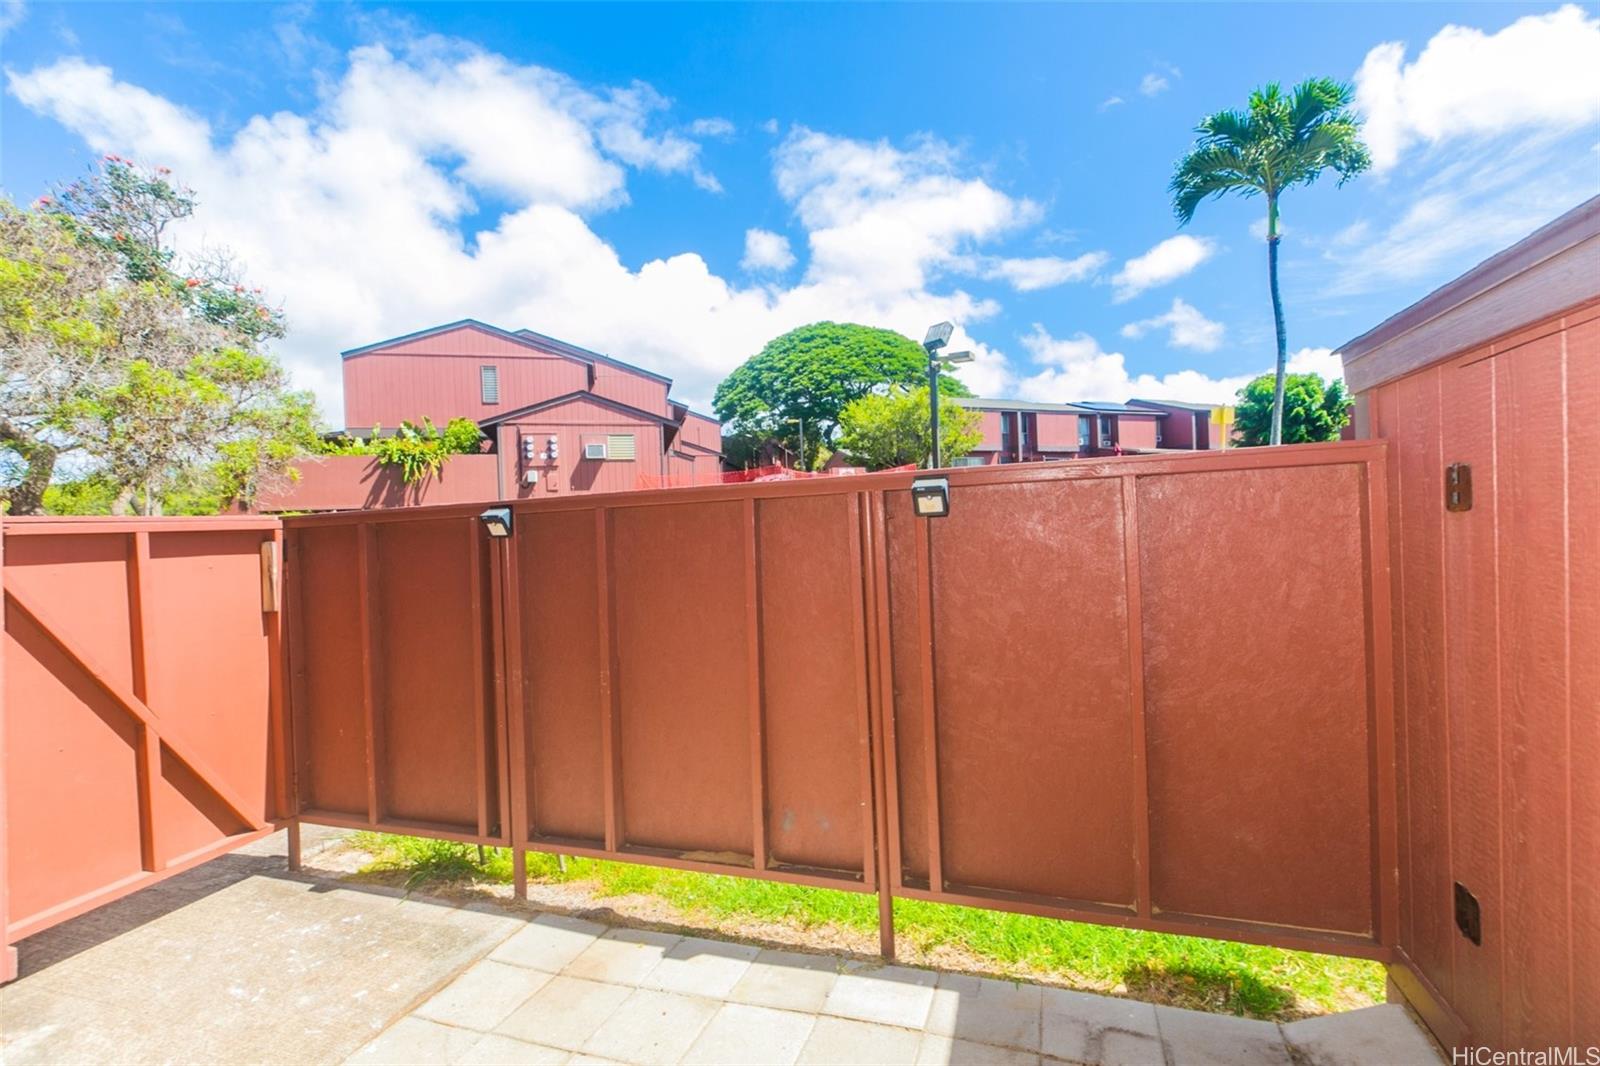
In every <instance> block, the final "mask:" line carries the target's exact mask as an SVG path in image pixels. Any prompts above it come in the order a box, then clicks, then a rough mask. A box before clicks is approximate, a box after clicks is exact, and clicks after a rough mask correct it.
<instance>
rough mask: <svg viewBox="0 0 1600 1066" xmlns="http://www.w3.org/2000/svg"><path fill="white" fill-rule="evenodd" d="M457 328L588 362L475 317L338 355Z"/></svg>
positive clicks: (434, 334)
mask: <svg viewBox="0 0 1600 1066" xmlns="http://www.w3.org/2000/svg"><path fill="white" fill-rule="evenodd" d="M458 329H475V330H478V331H479V332H482V333H487V334H489V335H490V336H491V337H498V338H499V339H501V340H503V341H509V342H511V343H512V344H516V345H519V346H520V347H523V348H527V349H529V350H530V351H536V352H542V353H544V354H546V355H558V356H561V357H562V358H564V359H571V360H572V361H573V362H576V363H587V362H588V361H587V360H585V359H583V358H582V357H581V356H577V355H573V354H572V353H570V352H564V351H554V350H547V349H545V348H543V347H541V346H540V345H537V344H534V343H532V342H531V341H529V339H528V338H527V337H519V336H517V335H516V334H515V333H512V332H511V331H510V330H505V329H501V328H500V327H499V326H491V325H489V323H487V322H480V321H478V320H477V319H476V318H462V319H457V320H456V321H454V322H446V323H445V324H444V325H442V326H429V327H428V328H427V329H419V330H417V331H416V332H414V333H405V334H402V335H400V336H398V337H390V338H389V339H388V340H382V341H376V342H374V343H372V344H363V345H362V346H361V347H359V348H348V349H346V350H345V351H342V352H340V353H339V355H340V357H341V358H344V359H349V358H352V357H354V356H357V355H366V354H367V353H368V352H375V351H379V350H381V349H383V348H393V347H394V346H395V345H397V344H409V343H411V342H412V341H420V340H424V339H426V338H428V337H437V336H439V335H440V334H443V333H451V332H453V331H455V330H458Z"/></svg>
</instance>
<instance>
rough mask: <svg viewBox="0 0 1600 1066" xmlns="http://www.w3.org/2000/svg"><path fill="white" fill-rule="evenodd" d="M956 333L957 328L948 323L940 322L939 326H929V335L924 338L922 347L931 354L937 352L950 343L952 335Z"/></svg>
mask: <svg viewBox="0 0 1600 1066" xmlns="http://www.w3.org/2000/svg"><path fill="white" fill-rule="evenodd" d="M955 331H956V327H955V326H953V325H951V324H950V323H948V322H940V323H939V324H938V325H934V326H929V327H928V335H927V336H926V337H924V338H922V346H923V347H924V348H926V349H927V350H928V352H929V353H930V354H931V353H933V352H936V351H938V350H939V349H940V348H943V347H944V346H945V345H947V344H949V343H950V335H951V334H952V333H954V332H955Z"/></svg>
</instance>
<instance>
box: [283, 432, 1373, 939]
mask: <svg viewBox="0 0 1600 1066" xmlns="http://www.w3.org/2000/svg"><path fill="white" fill-rule="evenodd" d="M1382 454H1383V453H1382V447H1381V446H1380V445H1371V444H1360V443H1351V444H1339V445H1316V446H1306V447H1299V448H1290V449H1275V450H1270V451H1269V450H1266V449H1261V450H1257V451H1244V452H1230V453H1211V454H1196V455H1185V456H1181V457H1166V456H1160V457H1140V458H1124V459H1116V460H1107V461H1100V462H1083V461H1079V462H1074V463H1061V464H1027V465H1023V466H1012V467H1003V468H984V469H965V470H959V471H952V472H949V478H950V483H951V514H950V516H949V517H948V518H942V519H937V520H926V519H919V518H916V517H913V515H912V512H911V507H910V502H909V492H908V489H909V486H910V483H911V480H912V479H913V477H914V475H913V474H909V473H895V474H884V475H875V476H867V477H857V478H849V479H828V480H815V481H797V482H777V483H756V484H750V485H740V486H719V487H706V488H690V489H682V490H675V491H672V492H662V493H633V494H612V495H591V496H583V497H569V498H565V499H560V500H549V501H546V500H541V501H537V502H523V503H518V504H515V505H514V506H513V511H514V516H515V518H514V533H513V535H512V536H511V537H510V538H508V539H503V540H501V539H490V538H489V537H488V536H487V535H486V534H485V532H484V530H483V528H482V526H481V524H480V523H479V522H478V521H477V510H478V509H477V508H465V507H448V508H428V509H419V510H415V511H410V512H405V511H390V512H386V513H382V514H359V515H324V516H306V517H300V518H290V519H286V520H285V527H286V535H287V536H288V538H289V539H290V541H291V542H292V543H293V544H294V546H295V550H294V552H292V553H291V564H292V569H291V578H292V583H293V584H294V589H293V591H292V600H291V602H292V604H293V605H294V609H295V610H297V611H299V612H300V615H301V617H299V618H298V620H297V622H296V623H295V627H294V628H295V631H296V633H297V634H299V636H298V637H297V639H296V642H295V645H294V649H292V652H291V654H292V657H293V659H294V672H295V675H296V678H297V684H296V688H295V693H296V698H297V700H304V701H305V703H306V705H305V706H298V705H297V708H296V714H297V720H298V721H300V722H301V723H303V725H304V726H305V728H304V729H303V730H302V732H301V734H300V737H301V747H300V757H301V770H302V772H301V775H300V779H301V786H300V788H301V793H300V795H301V801H302V812H301V813H302V817H304V818H305V819H307V820H323V821H332V822H333V824H361V825H371V826H375V827H379V828H389V829H394V830H397V831H402V832H405V831H418V832H425V833H431V834H434V835H439V836H445V837H448V838H451V839H457V840H466V841H472V840H476V841H479V842H495V841H506V842H510V843H511V844H512V846H513V847H514V848H516V849H517V851H518V852H519V853H520V852H521V851H523V850H525V849H527V848H538V849H542V850H553V851H561V852H565V853H571V854H583V855H595V856H607V857H615V858H622V859H628V860H634V861H643V862H650V863H658V864H664V865H670V866H679V867H686V868H690V869H701V870H710V871H721V872H727V873H735V874H741V875H746V876H757V877H766V878H771V879H776V880H787V881H797V882H801V883H805V884H817V885H830V886H834V887H840V888H846V889H854V890H861V891H878V890H881V891H882V892H883V893H886V894H899V895H906V896H911V897H915V898H925V899H934V900H942V901H947V902H957V903H967V904H972V905H976V906H984V907H995V908H1002V909H1012V910H1020V911H1026V912H1030V913H1038V914H1046V915H1052V916H1057V917H1067V918H1078V919H1084V920H1090V921H1101V922H1109V923H1114V924H1122V925H1132V926H1138V927H1144V928H1151V929H1161V930H1168V931H1175V932H1189V933H1197V934H1202V935H1220V936H1228V937H1234V938H1238V939H1245V940H1256V941H1265V942H1271V943H1280V944H1284V945H1286V946H1294V947H1310V948H1318V949H1323V950H1333V951H1341V952H1346V953H1352V954H1364V955H1372V956H1375V957H1385V956H1386V955H1387V953H1388V950H1389V946H1390V945H1391V944H1392V943H1393V936H1394V893H1395V885H1394V880H1393V876H1392V873H1393V869H1394V863H1395V858H1394V816H1395V806H1394V801H1393V780H1392V776H1391V775H1392V766H1393V753H1392V747H1391V741H1390V739H1389V738H1390V737H1391V736H1392V734H1391V732H1390V730H1391V726H1390V722H1391V716H1392V707H1391V706H1390V703H1391V694H1390V691H1389V687H1388V686H1387V685H1386V684H1379V683H1377V679H1379V678H1386V677H1387V676H1388V671H1389V663H1388V658H1387V656H1388V651H1387V649H1388V646H1389V640H1390V638H1389V630H1388V625H1389V622H1388V609H1389V599H1388V593H1387V565H1388V564H1387V554H1386V553H1387V548H1386V543H1387V532H1386V528H1385V515H1384V510H1383V507H1382V503H1381V501H1382V495H1381V493H1382V491H1383V489H1382V481H1383V468H1382ZM352 574H353V575H355V576H354V581H355V590H354V592H353V593H352V592H351V590H350V581H351V577H350V575H352ZM341 625H342V626H343V627H344V628H343V633H344V635H343V636H341V637H339V638H338V640H337V641H336V644H335V646H333V647H330V648H315V647H311V646H305V647H302V645H303V644H305V643H306V636H305V635H306V634H311V633H315V634H317V642H319V643H320V642H321V641H322V640H323V634H325V633H327V632H328V631H329V629H330V627H337V626H341ZM350 634H353V639H354V641H355V644H354V645H352V644H351V643H350V639H351V638H350ZM352 678H354V679H355V680H354V681H352ZM352 704H353V705H354V706H355V707H356V708H357V709H358V711H359V717H355V716H353V714H352V711H351V706H352ZM352 726H354V727H357V734H358V735H359V736H360V738H361V743H360V744H356V743H353V742H352V740H351V728H352ZM363 775H364V776H365V778H366V779H367V790H366V793H365V795H366V802H365V803H352V802H351V801H352V799H354V798H358V797H359V796H360V795H362V793H361V792H360V790H358V789H357V788H355V787H354V785H352V783H351V782H352V781H358V780H360V779H361V777H362V776H363ZM324 796H327V797H335V796H336V797H338V802H339V804H340V805H339V806H338V807H333V808H330V807H329V806H328V804H327V801H325V800H323V799H322V798H321V797H324ZM474 803H475V804H476V808H477V810H478V812H479V814H478V819H477V823H476V824H473V819H472V817H471V815H472V809H473V805H474ZM519 887H520V886H519ZM888 932H889V931H888V930H886V934H887V933H888Z"/></svg>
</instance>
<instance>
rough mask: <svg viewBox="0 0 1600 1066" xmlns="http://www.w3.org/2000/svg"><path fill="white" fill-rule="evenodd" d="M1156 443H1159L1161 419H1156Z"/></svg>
mask: <svg viewBox="0 0 1600 1066" xmlns="http://www.w3.org/2000/svg"><path fill="white" fill-rule="evenodd" d="M1156 443H1157V444H1160V443H1161V419H1159V418H1158V419H1156Z"/></svg>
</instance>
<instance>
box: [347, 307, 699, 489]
mask: <svg viewBox="0 0 1600 1066" xmlns="http://www.w3.org/2000/svg"><path fill="white" fill-rule="evenodd" d="M342 357H343V358H342V362H343V369H344V416H345V417H344V421H345V425H346V426H347V427H348V429H349V431H350V432H351V433H354V434H360V433H366V432H370V431H371V429H372V427H373V426H375V425H379V426H382V427H383V428H385V429H392V428H394V427H395V426H397V425H399V424H400V422H401V421H402V420H405V421H410V422H413V423H420V422H421V421H422V419H423V418H425V417H426V418H429V419H431V420H432V421H433V423H434V424H435V425H439V426H442V425H444V424H445V423H446V422H448V421H449V420H450V419H452V418H470V419H472V420H473V421H474V422H476V423H477V424H478V426H479V428H480V429H482V430H483V432H484V435H485V436H486V437H487V438H488V439H489V441H490V450H491V451H492V452H493V454H494V455H495V456H496V457H497V458H496V470H495V477H496V489H497V490H498V494H499V496H500V498H502V499H526V498H529V497H537V496H547V495H555V494H564V493H573V492H618V491H627V490H631V489H635V488H644V487H655V486H659V485H664V484H683V485H687V484H694V483H697V482H714V481H716V480H717V479H718V477H719V474H720V471H721V468H722V425H721V423H719V422H718V421H717V420H716V419H714V418H712V417H710V416H709V415H703V414H700V413H699V412H696V411H691V410H690V409H689V408H688V407H687V406H685V405H684V404H682V403H679V402H677V401H675V400H674V399H672V397H671V395H670V393H671V390H672V379H671V378H668V377H664V376H662V375H661V374H657V373H654V372H652V371H649V370H645V369H643V368H641V367H637V366H634V365H632V364H630V363H625V362H623V361H622V360H620V359H615V358H613V357H611V356H609V355H602V354H601V353H599V352H592V351H589V350H588V349H586V348H579V347H578V346H576V345H573V344H568V343H567V342H565V341H560V340H556V339H555V338H554V337H547V336H545V335H544V334H542V333H535V332H534V331H533V330H530V329H521V330H516V331H510V330H504V329H499V328H497V327H495V326H491V325H488V324H486V323H483V322H479V321H476V320H474V319H463V320H462V321H460V322H451V323H448V324H447V325H442V326H434V327H433V328H431V329H425V330H420V331H418V332H416V333H408V334H406V335H405V336H403V337H395V338H393V339H390V340H386V341H379V342H377V343H376V344H368V345H365V346H363V347H360V348H352V349H350V350H349V351H346V352H344V353H342Z"/></svg>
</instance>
